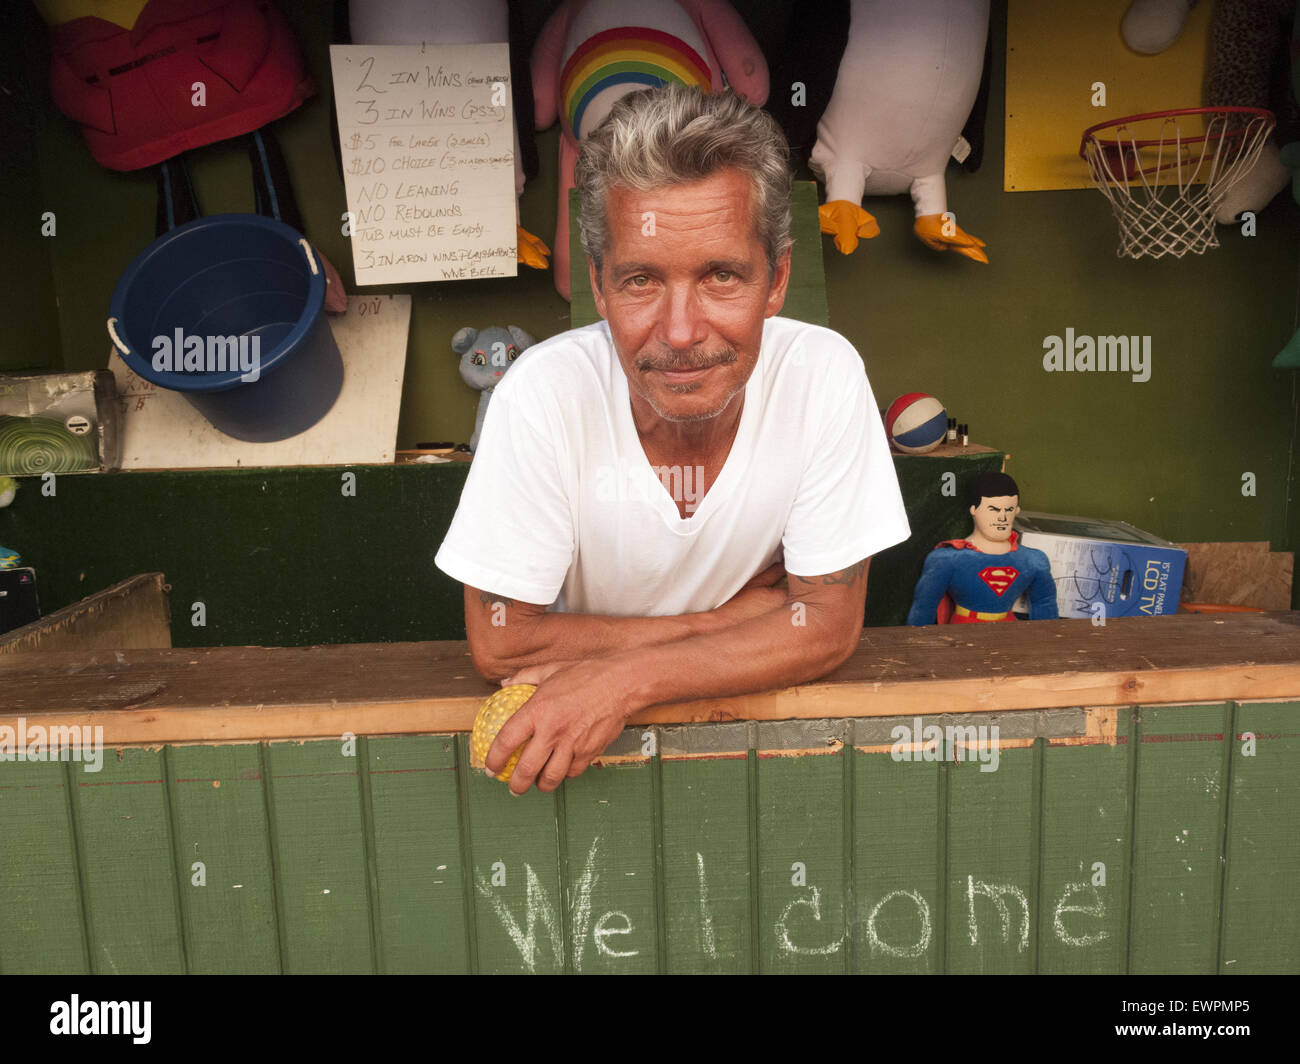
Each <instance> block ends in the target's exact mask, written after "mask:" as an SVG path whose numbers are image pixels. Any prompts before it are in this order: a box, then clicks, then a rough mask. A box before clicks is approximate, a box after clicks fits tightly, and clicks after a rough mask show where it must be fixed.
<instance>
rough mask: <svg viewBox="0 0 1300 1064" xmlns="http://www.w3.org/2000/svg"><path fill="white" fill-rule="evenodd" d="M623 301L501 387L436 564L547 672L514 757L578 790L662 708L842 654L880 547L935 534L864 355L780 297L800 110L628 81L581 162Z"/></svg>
mask: <svg viewBox="0 0 1300 1064" xmlns="http://www.w3.org/2000/svg"><path fill="white" fill-rule="evenodd" d="M577 187H578V189H579V191H580V192H581V194H582V211H581V215H580V224H581V227H582V241H583V248H584V250H585V251H586V254H587V258H588V268H589V270H590V274H591V283H592V289H593V292H594V294H595V299H596V306H597V309H598V310H599V311H600V314H601V317H602V318H603V319H604V320H603V321H600V322H598V323H596V324H594V325H590V326H587V327H586V328H582V329H574V330H571V331H569V332H566V333H561V334H560V335H559V336H555V337H552V338H551V339H550V340H547V341H545V342H543V343H540V344H537V345H536V346H534V347H531V348H529V349H528V350H527V351H525V352H524V353H523V354H522V355H521V356H520V357H519V359H518V361H517V362H516V363H515V365H514V367H513V368H512V369H511V371H510V373H509V374H507V375H506V376H505V377H504V378H503V379H502V382H501V384H500V385H498V386H497V390H496V393H495V395H494V396H493V399H492V405H491V406H490V407H489V408H488V414H487V417H486V419H485V422H484V426H483V432H482V435H481V438H480V441H479V447H478V450H477V451H476V452H475V455H474V462H473V464H472V465H471V467H470V472H469V477H468V479H467V481H466V484H465V490H464V493H463V494H462V496H461V500H460V505H459V507H458V509H457V511H456V515H455V517H454V519H453V521H452V524H451V529H450V530H449V532H448V534H447V538H446V540H445V541H444V542H443V544H442V547H441V548H440V549H439V551H438V554H437V558H436V564H437V565H438V567H439V568H441V569H442V570H443V571H444V572H446V573H447V574H448V575H449V576H451V577H453V578H454V579H456V580H459V581H461V582H463V583H464V584H465V627H466V633H467V635H468V637H469V643H470V650H471V653H472V656H473V660H474V664H475V667H476V668H477V669H478V670H479V671H480V672H481V673H482V674H483V675H484V676H485V677H488V678H489V679H491V680H493V681H501V682H507V681H508V682H512V683H533V684H538V685H539V686H538V689H537V691H536V693H535V694H534V695H533V697H532V698H531V699H530V700H529V701H528V702H527V703H526V704H525V705H524V706H523V708H522V709H520V710H519V712H518V713H516V714H515V716H514V717H513V718H512V719H511V720H510V721H509V722H508V723H507V724H506V725H505V726H504V727H503V728H502V729H501V732H500V734H499V735H498V737H497V740H496V742H495V744H494V745H493V747H492V750H491V751H490V753H489V755H488V758H487V764H488V767H489V769H490V770H493V771H498V770H499V769H500V768H501V767H502V766H503V765H504V764H505V761H506V759H507V758H508V757H509V755H510V753H511V751H513V750H515V749H517V748H518V747H519V746H521V745H523V744H524V743H525V742H526V743H527V748H526V749H525V750H524V752H523V755H522V756H521V757H520V760H519V764H518V765H517V767H516V768H515V771H514V775H513V777H512V778H511V781H510V789H511V790H512V791H513V792H514V793H516V794H522V793H523V792H524V791H526V790H527V789H528V788H529V787H530V786H531V785H532V784H533V782H534V781H536V782H537V786H538V788H539V789H540V790H542V791H550V790H554V789H555V788H556V787H558V786H559V785H560V783H561V782H562V781H563V780H564V779H565V778H566V777H574V776H577V775H578V774H580V773H581V772H582V771H583V770H584V769H585V768H586V767H587V766H588V765H589V764H590V763H591V760H592V759H593V758H595V757H597V756H598V755H599V754H600V753H601V752H602V751H603V750H604V749H605V747H606V746H608V745H609V743H610V742H612V741H613V739H614V738H615V737H616V736H617V735H618V734H619V732H620V731H621V730H622V728H623V727H624V726H625V724H627V723H628V720H629V718H630V717H631V716H632V714H634V713H636V712H637V711H638V710H641V709H643V708H645V707H647V706H652V705H656V704H659V703H666V702H682V701H690V700H694V699H702V698H719V697H724V696H728V695H739V694H745V693H748V692H752V691H763V690H771V689H774V688H782V687H788V686H792V685H794V684H799V683H804V682H807V681H809V680H813V679H816V678H818V677H821V676H824V675H825V674H827V673H829V672H831V671H832V670H834V669H835V668H837V667H838V666H839V665H841V664H842V663H843V662H844V661H845V660H846V659H847V658H848V657H849V656H850V655H851V654H852V652H853V650H854V649H855V647H856V646H857V643H858V638H859V636H860V635H861V631H862V622H863V613H864V603H865V599H866V587H867V567H868V563H869V561H870V558H871V556H872V555H873V554H875V553H877V552H878V551H881V550H883V549H884V548H886V547H889V546H892V545H893V544H895V543H898V542H900V541H902V540H904V539H906V538H907V537H908V535H909V534H910V532H909V528H908V524H907V517H906V514H905V513H904V510H903V502H902V498H901V496H900V494H899V490H898V482H897V479H896V478H895V475H894V468H893V463H892V460H891V459H890V456H889V449H888V445H887V443H886V441H885V436H884V430H883V428H882V426H881V424H880V418H879V415H878V413H877V406H876V400H875V397H874V395H873V394H872V391H871V387H870V385H869V383H868V382H867V378H866V374H865V371H864V368H863V363H862V358H861V356H860V355H859V354H858V353H857V351H855V350H854V348H853V346H852V345H851V344H850V343H849V342H848V341H847V340H845V339H844V338H843V337H842V336H840V335H839V334H837V333H834V332H832V331H831V330H829V329H824V328H821V327H819V326H815V325H807V324H804V323H802V322H797V321H793V320H790V319H787V318H781V317H778V316H777V315H778V313H779V311H780V310H781V307H782V305H783V303H784V300H785V292H786V286H787V284H788V283H789V280H790V246H791V240H790V187H791V185H790V171H789V166H788V162H787V147H786V143H785V139H784V137H783V136H782V134H781V131H780V129H779V128H778V127H777V125H776V123H775V122H774V121H773V120H772V118H771V117H770V116H769V115H767V114H766V113H765V112H763V111H761V110H758V109H756V108H753V107H750V106H749V105H747V104H745V103H743V102H742V101H741V100H739V99H738V98H736V97H735V96H734V95H732V94H731V93H722V94H716V95H705V94H702V93H700V92H699V91H698V90H696V89H688V88H685V87H682V86H665V87H663V88H660V89H654V90H646V91H644V92H638V93H633V94H631V95H629V96H626V97H624V98H623V99H622V100H620V101H619V102H618V103H617V104H616V105H615V106H614V108H613V110H612V111H611V112H610V114H609V116H608V118H606V120H605V121H604V122H603V123H602V124H601V125H600V126H599V127H598V128H597V129H595V130H594V131H593V132H592V133H591V135H590V136H589V137H588V138H587V139H586V140H585V141H584V142H583V144H582V150H581V154H580V156H579V159H578V166H577Z"/></svg>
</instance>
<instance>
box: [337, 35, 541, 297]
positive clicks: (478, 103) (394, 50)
mask: <svg viewBox="0 0 1300 1064" xmlns="http://www.w3.org/2000/svg"><path fill="white" fill-rule="evenodd" d="M330 65H331V68H332V70H333V74H334V106H335V110H336V114H337V118H338V126H339V145H340V148H341V150H342V157H343V180H344V184H345V185H346V188H347V197H348V211H349V212H350V214H351V224H352V233H351V237H352V261H353V265H354V266H355V268H356V277H357V284H358V285H372V284H406V283H410V282H413V281H455V280H469V279H472V278H478V277H514V276H515V274H516V272H517V266H516V255H515V252H516V230H515V220H516V204H515V136H514V129H515V120H514V109H513V105H512V104H511V99H510V49H509V47H508V46H507V45H505V44H456V45H423V44H413V45H406V44H389V45H360V44H356V45H352V44H348V45H342V44H336V45H331V46H330Z"/></svg>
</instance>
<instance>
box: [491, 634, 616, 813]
mask: <svg viewBox="0 0 1300 1064" xmlns="http://www.w3.org/2000/svg"><path fill="white" fill-rule="evenodd" d="M611 661H612V659H611V658H609V657H606V658H598V659H595V660H593V661H572V662H563V663H561V662H552V663H550V664H548V665H537V666H531V667H529V668H527V669H521V670H520V671H519V673H518V674H517V675H515V676H512V677H511V679H512V680H513V681H514V682H515V683H539V681H538V679H536V678H535V677H536V674H537V673H539V672H544V676H545V682H544V683H539V686H538V688H537V690H536V691H535V692H534V693H533V697H532V698H530V699H529V700H528V701H527V702H525V703H524V705H523V706H522V707H521V708H520V710H519V711H518V712H517V713H516V714H515V715H514V716H513V717H511V718H510V719H509V720H508V721H506V723H505V725H504V726H503V727H502V728H501V731H500V732H499V733H498V734H497V737H496V741H495V742H494V743H493V744H492V749H491V750H489V751H488V755H487V767H488V770H489V771H490V772H492V773H493V775H495V774H496V773H498V772H500V771H501V770H502V769H503V768H505V764H506V762H507V761H508V760H509V759H510V754H511V752H512V751H514V750H517V749H518V748H519V747H520V746H522V745H523V744H524V743H527V744H528V745H527V746H526V747H525V748H524V752H523V753H522V754H521V755H520V757H519V763H518V764H517V765H516V766H515V771H514V775H512V776H511V777H510V790H511V792H512V793H514V794H516V795H519V794H523V793H524V792H525V791H527V790H528V788H529V787H531V786H532V785H533V781H534V780H535V781H536V782H537V789H538V790H539V791H543V792H549V791H553V790H555V788H556V787H558V786H559V785H560V784H561V783H562V782H564V780H565V779H566V778H568V779H572V778H573V777H575V776H579V775H581V774H582V773H583V771H585V770H586V768H587V766H588V765H590V764H591V762H592V759H593V758H595V757H598V756H599V755H600V754H601V753H602V752H603V751H604V749H605V747H607V746H608V745H609V744H610V743H612V742H613V741H614V740H615V739H616V738H617V737H618V734H619V732H621V731H622V730H623V727H624V725H625V724H626V723H627V718H628V716H629V714H630V713H631V712H632V709H633V706H632V704H631V700H630V699H629V697H628V694H627V688H626V686H620V684H619V679H618V677H619V671H618V669H617V668H616V667H611Z"/></svg>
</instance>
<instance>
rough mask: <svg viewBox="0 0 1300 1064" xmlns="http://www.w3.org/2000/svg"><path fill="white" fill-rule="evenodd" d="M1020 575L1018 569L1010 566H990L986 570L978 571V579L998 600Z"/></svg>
mask: <svg viewBox="0 0 1300 1064" xmlns="http://www.w3.org/2000/svg"><path fill="white" fill-rule="evenodd" d="M1019 575H1020V570H1019V569H1014V568H1012V567H1011V566H1010V565H990V566H989V567H988V568H987V569H981V570H980V579H981V580H983V581H984V583H985V584H987V585H988V588H989V590H990V591H992V592H993V594H995V595H997V596H998V597H999V598H1001V597H1002V595H1003V594H1004V593H1005V592H1006V590H1007V588H1009V587H1010V586H1011V585H1012V584H1013V583H1015V580H1016V577H1018V576H1019Z"/></svg>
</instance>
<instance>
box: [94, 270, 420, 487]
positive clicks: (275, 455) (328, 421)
mask: <svg viewBox="0 0 1300 1064" xmlns="http://www.w3.org/2000/svg"><path fill="white" fill-rule="evenodd" d="M328 318H329V323H330V328H331V329H332V330H333V332H334V341H335V343H337V344H338V348H339V354H340V355H341V356H342V357H343V390H342V391H341V392H340V393H339V397H338V399H337V400H335V402H334V406H333V407H332V408H331V409H330V411H329V413H328V414H326V415H325V416H324V417H323V418H321V420H320V421H318V422H317V423H316V424H315V425H313V426H312V427H311V428H309V429H308V430H307V431H306V432H301V433H299V434H298V435H297V436H291V437H290V438H289V439H287V440H278V441H276V442H274V443H249V442H247V441H245V440H237V439H235V438H233V437H231V436H227V435H226V434H225V433H224V432H222V431H221V430H220V429H218V428H216V427H215V426H214V425H212V424H211V423H210V422H209V421H208V420H207V418H205V417H204V416H203V415H202V414H200V413H199V412H198V411H197V410H196V409H195V408H194V407H193V406H191V405H190V404H189V402H188V401H187V400H186V399H185V398H184V397H183V396H182V395H181V394H180V393H179V392H174V391H171V390H169V389H167V388H159V387H157V386H155V385H153V384H151V383H150V382H148V381H146V380H144V379H142V378H141V377H139V376H137V375H136V374H135V373H134V372H133V371H132V370H131V369H130V368H129V367H128V366H127V365H126V363H125V362H123V361H122V359H121V356H119V355H118V353H117V351H116V350H114V351H113V354H112V356H111V357H110V360H109V369H111V370H112V371H113V376H114V378H115V379H116V381H117V392H118V403H119V404H120V406H121V410H122V468H123V469H124V470H132V469H203V468H224V467H229V466H296V465H345V464H349V463H354V462H358V463H359V462H367V463H387V462H391V461H392V460H393V453H394V450H395V449H396V446H397V418H398V414H399V413H400V411H401V405H402V377H403V374H404V372H405V369H406V337H407V332H408V330H409V329H410V324H411V297H410V296H409V295H388V296H374V295H371V296H356V295H353V296H349V297H348V309H347V313H345V314H331V315H328Z"/></svg>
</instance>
